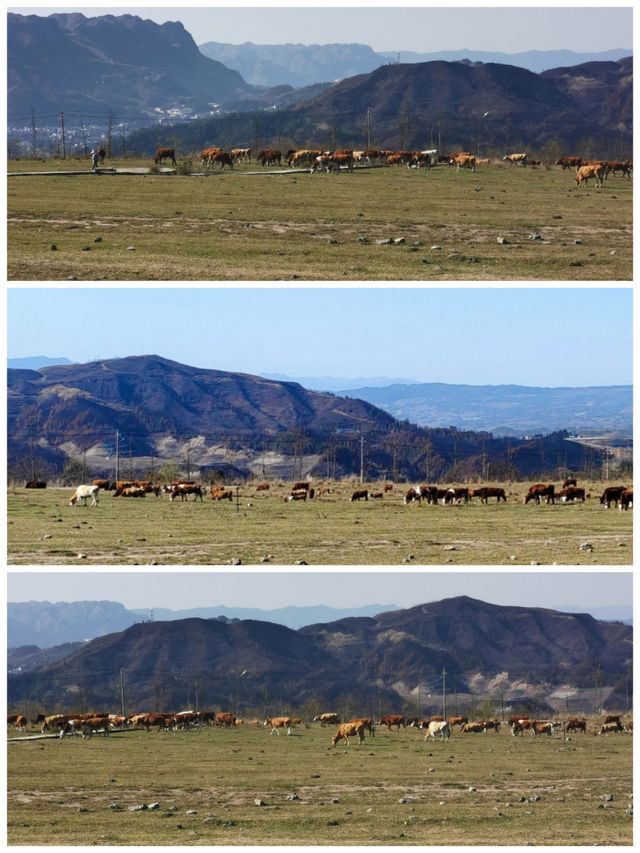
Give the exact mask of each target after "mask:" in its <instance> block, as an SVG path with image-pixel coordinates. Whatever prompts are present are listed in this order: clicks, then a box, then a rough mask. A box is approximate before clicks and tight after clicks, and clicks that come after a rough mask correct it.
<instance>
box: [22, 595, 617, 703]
mask: <svg viewBox="0 0 640 853" xmlns="http://www.w3.org/2000/svg"><path fill="white" fill-rule="evenodd" d="M631 655H632V630H631V628H630V627H629V626H626V625H623V624H620V623H606V622H598V621H596V620H595V619H593V617H591V616H589V615H587V614H568V613H561V612H557V611H553V610H550V609H545V608H529V607H509V606H499V605H491V604H486V603H484V602H481V601H478V600H475V599H471V598H469V597H467V596H460V597H456V598H451V599H445V600H443V601H439V602H432V603H431V604H425V605H418V606H415V607H411V608H408V609H405V610H399V611H390V612H385V613H382V614H379V615H377V616H375V617H360V618H348V619H341V620H338V621H335V622H331V623H329V624H316V625H310V626H308V627H306V628H302V629H300V630H298V631H292V630H290V629H288V628H284V627H283V626H280V625H274V624H272V623H268V622H259V621H254V620H246V621H240V622H227V621H220V620H201V619H185V620H180V621H176V622H164V623H161V622H153V623H144V624H137V625H134V626H132V627H130V628H128V629H126V630H124V631H123V632H121V633H117V634H110V635H108V636H104V637H100V638H98V639H96V640H93V641H91V642H90V643H86V644H84V645H83V646H82V647H81V648H79V649H78V650H77V651H75V652H73V653H72V654H71V655H70V656H69V657H68V658H66V659H64V660H62V661H58V662H53V663H50V664H46V665H44V666H42V667H40V668H39V669H37V670H35V671H33V672H30V673H27V674H25V675H10V677H9V702H11V701H16V697H22V696H23V695H24V691H25V690H27V689H28V690H29V691H30V695H31V696H32V697H33V698H34V699H35V698H37V699H38V700H39V701H44V702H45V703H46V704H47V706H48V707H53V706H55V707H59V706H63V705H64V704H65V703H68V702H73V701H77V698H74V697H77V689H78V686H81V687H82V689H84V690H86V691H87V692H89V693H90V695H91V697H92V701H93V702H94V703H97V704H101V703H104V704H106V705H108V703H109V702H113V701H114V699H113V697H114V696H115V688H114V683H113V677H112V674H113V673H117V672H118V671H119V669H120V668H123V670H124V672H125V679H126V685H127V688H126V689H127V696H128V697H129V698H128V701H129V703H130V704H133V705H135V706H138V707H144V706H145V705H147V706H149V707H152V703H153V702H154V696H155V698H156V699H157V692H154V684H155V685H156V686H157V685H158V684H159V683H160V682H162V684H163V685H164V687H163V697H164V702H165V704H166V706H167V707H180V706H181V704H182V703H184V701H185V696H186V689H187V685H188V684H190V683H191V682H192V681H193V680H194V679H196V678H198V679H199V680H200V690H201V705H202V706H207V705H213V704H228V703H229V702H230V700H232V699H233V697H234V696H235V697H236V700H239V699H241V700H242V702H243V703H244V704H245V705H246V706H248V707H250V706H254V707H259V706H261V705H262V704H263V703H266V704H267V705H268V704H269V700H268V699H265V698H264V697H270V701H271V702H274V701H279V702H281V703H284V704H285V705H289V704H291V705H295V704H298V705H299V704H302V703H304V702H306V701H309V700H312V699H313V700H317V701H319V702H321V703H323V704H324V703H326V704H327V706H329V705H333V704H335V703H337V702H339V701H343V700H345V699H346V697H359V701H361V702H363V703H369V704H370V705H371V706H372V707H374V706H375V705H377V703H378V702H382V703H383V705H385V706H387V707H398V706H399V705H401V704H402V702H403V701H404V700H405V699H407V698H409V697H410V696H411V695H412V694H413V692H414V691H416V690H417V688H418V686H419V685H425V684H429V683H431V682H433V681H435V680H437V679H438V678H439V676H440V672H441V669H442V667H445V668H446V670H447V673H448V678H449V679H450V680H452V679H454V678H455V679H456V682H457V685H458V687H457V690H459V691H460V692H461V693H465V692H468V684H469V683H470V682H471V681H473V683H474V684H475V683H479V682H478V679H480V680H485V681H486V680H489V681H490V679H491V678H495V677H497V676H500V677H501V678H502V684H503V689H504V690H505V691H506V695H507V696H508V695H509V691H510V690H512V689H526V690H528V691H530V693H531V695H532V696H533V695H537V696H546V695H548V694H550V693H551V692H552V690H553V689H555V688H557V687H558V686H560V685H571V686H572V687H574V688H575V689H587V688H588V687H590V686H592V685H593V671H594V667H598V669H599V671H600V672H601V678H602V682H601V683H602V684H603V686H605V688H606V692H607V697H608V701H609V702H611V703H615V702H616V701H619V698H620V697H619V695H618V698H617V699H616V695H615V694H616V691H618V693H619V691H620V690H621V689H622V688H621V686H620V685H621V683H622V682H623V680H624V678H625V677H627V674H628V668H629V665H630V659H631ZM198 673H200V675H198ZM241 679H242V680H241ZM489 681H487V683H489ZM276 697H282V698H281V699H280V700H278V699H277V698H276Z"/></svg>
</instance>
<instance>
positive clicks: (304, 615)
mask: <svg viewBox="0 0 640 853" xmlns="http://www.w3.org/2000/svg"><path fill="white" fill-rule="evenodd" d="M393 609H397V605H395V604H368V605H365V606H362V607H347V608H337V607H326V606H324V605H316V606H307V607H302V606H300V607H296V606H291V607H280V608H276V609H271V610H265V609H259V608H255V607H254V608H251V607H225V606H224V605H211V606H202V607H197V608H190V609H188V610H170V609H168V608H164V607H156V608H146V609H133V610H129V609H127V608H125V607H124V606H123V605H122V604H119V603H118V602H115V601H73V602H66V601H59V602H49V601H25V602H9V603H8V605H7V643H8V645H9V647H10V648H18V647H25V646H28V647H35V646H37V647H39V648H40V649H48V648H50V647H51V646H57V645H60V644H62V643H75V642H81V641H85V640H93V639H95V638H96V637H101V636H103V635H104V634H113V633H117V632H118V631H122V630H124V629H125V628H129V627H130V626H131V625H135V624H136V623H137V622H150V621H154V622H172V621H176V620H178V619H190V618H198V619H218V618H222V619H227V620H238V619H254V620H255V619H257V620H262V621H268V622H275V623H278V624H280V625H286V626H287V627H288V628H294V629H296V628H302V627H304V626H305V625H312V624H314V623H315V622H329V621H332V620H336V619H343V618H346V617H347V616H375V615H376V614H378V613H382V612H384V611H386V610H393Z"/></svg>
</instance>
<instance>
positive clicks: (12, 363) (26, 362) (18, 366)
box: [7, 355, 73, 370]
mask: <svg viewBox="0 0 640 853" xmlns="http://www.w3.org/2000/svg"><path fill="white" fill-rule="evenodd" d="M52 364H73V362H72V361H71V359H68V358H65V357H64V356H60V357H59V358H50V357H49V356H47V355H34V356H26V357H25V358H8V359H7V367H11V368H14V369H15V370H38V369H39V368H40V367H49V366H50V365H52Z"/></svg>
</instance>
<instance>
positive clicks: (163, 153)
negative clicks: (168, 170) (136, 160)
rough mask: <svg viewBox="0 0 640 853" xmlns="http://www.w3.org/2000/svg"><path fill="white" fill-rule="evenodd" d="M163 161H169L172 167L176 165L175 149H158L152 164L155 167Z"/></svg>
mask: <svg viewBox="0 0 640 853" xmlns="http://www.w3.org/2000/svg"><path fill="white" fill-rule="evenodd" d="M163 160H171V162H172V163H173V165H174V166H175V165H176V149H175V148H158V149H157V151H156V153H155V155H154V157H153V162H154V163H155V164H156V166H157V165H158V164H159V163H162V161H163Z"/></svg>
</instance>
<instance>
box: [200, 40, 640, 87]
mask: <svg viewBox="0 0 640 853" xmlns="http://www.w3.org/2000/svg"><path fill="white" fill-rule="evenodd" d="M199 49H200V51H201V52H202V53H203V54H204V55H205V56H207V57H209V59H215V60H217V61H218V62H221V63H222V64H223V65H226V66H227V68H233V69H234V70H236V71H238V72H240V74H241V75H242V77H243V78H244V79H245V80H246V81H247V82H248V83H252V84H253V85H255V86H280V85H282V84H288V85H290V86H294V87H298V86H307V85H309V84H311V83H319V82H321V81H330V82H337V81H338V80H344V79H345V78H346V77H355V76H356V75H358V74H369V73H370V72H371V71H375V69H376V68H379V67H380V66H381V65H389V64H395V63H397V62H401V63H416V62H434V61H444V62H460V61H461V60H463V61H466V62H485V63H486V62H494V63H496V62H497V63H500V64H502V65H514V66H517V67H520V68H526V69H528V70H529V71H533V72H535V73H536V74H539V73H540V72H542V71H547V70H548V69H549V68H559V67H561V66H562V67H567V66H571V65H581V64H582V63H585V62H615V61H617V60H618V59H622V58H623V57H625V56H630V55H631V53H632V50H631V48H628V49H625V48H618V49H615V50H606V51H600V52H590V53H576V52H574V51H571V50H530V51H526V52H523V53H501V52H498V51H493V52H488V51H479V50H444V51H436V52H430V53H416V52H414V51H409V50H401V51H397V52H396V51H381V52H376V51H374V50H372V48H370V47H369V46H368V45H365V44H344V43H342V44H252V43H251V42H245V43H244V44H225V43H222V42H215V41H209V42H205V43H204V44H201V45H199Z"/></svg>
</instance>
